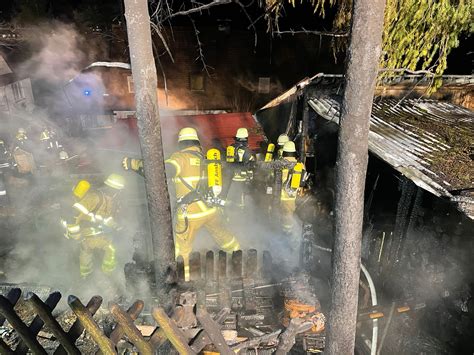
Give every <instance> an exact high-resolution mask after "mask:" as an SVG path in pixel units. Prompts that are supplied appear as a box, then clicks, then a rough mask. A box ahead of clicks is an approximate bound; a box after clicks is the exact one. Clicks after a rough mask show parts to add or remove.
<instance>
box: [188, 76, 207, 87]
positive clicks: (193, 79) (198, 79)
mask: <svg viewBox="0 0 474 355" xmlns="http://www.w3.org/2000/svg"><path fill="white" fill-rule="evenodd" d="M189 89H190V90H191V91H204V74H203V73H191V74H190V75H189Z"/></svg>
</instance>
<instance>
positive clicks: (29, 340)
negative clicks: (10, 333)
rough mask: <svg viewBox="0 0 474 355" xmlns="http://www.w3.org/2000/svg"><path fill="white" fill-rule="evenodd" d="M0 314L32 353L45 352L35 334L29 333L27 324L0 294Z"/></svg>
mask: <svg viewBox="0 0 474 355" xmlns="http://www.w3.org/2000/svg"><path fill="white" fill-rule="evenodd" d="M0 314H1V315H2V316H3V317H5V318H6V319H7V320H8V322H9V323H10V324H11V326H12V327H13V329H15V331H16V332H17V334H18V335H19V336H20V338H21V339H22V340H23V341H24V342H25V344H26V345H27V346H28V348H29V349H30V350H31V351H32V352H33V353H34V354H44V355H46V354H47V353H46V351H45V350H44V349H43V347H42V346H41V345H40V343H39V342H38V340H37V339H36V336H34V335H32V334H31V332H30V329H29V328H28V326H27V325H26V324H25V323H23V321H22V320H21V319H20V317H18V315H17V314H16V313H15V311H14V310H13V305H12V304H11V303H10V301H8V299H7V298H6V297H4V296H1V295H0Z"/></svg>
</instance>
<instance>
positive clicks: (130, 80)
mask: <svg viewBox="0 0 474 355" xmlns="http://www.w3.org/2000/svg"><path fill="white" fill-rule="evenodd" d="M127 83H128V93H129V94H133V93H134V92H135V88H134V86H133V77H132V76H131V75H129V76H127Z"/></svg>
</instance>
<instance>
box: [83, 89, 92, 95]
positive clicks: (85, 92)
mask: <svg viewBox="0 0 474 355" xmlns="http://www.w3.org/2000/svg"><path fill="white" fill-rule="evenodd" d="M91 93H92V90H90V89H84V96H91Z"/></svg>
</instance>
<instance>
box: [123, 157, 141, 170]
mask: <svg viewBox="0 0 474 355" xmlns="http://www.w3.org/2000/svg"><path fill="white" fill-rule="evenodd" d="M122 167H123V168H124V169H125V170H130V169H131V170H133V171H140V169H142V168H143V160H141V159H133V158H128V157H125V158H123V160H122Z"/></svg>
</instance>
